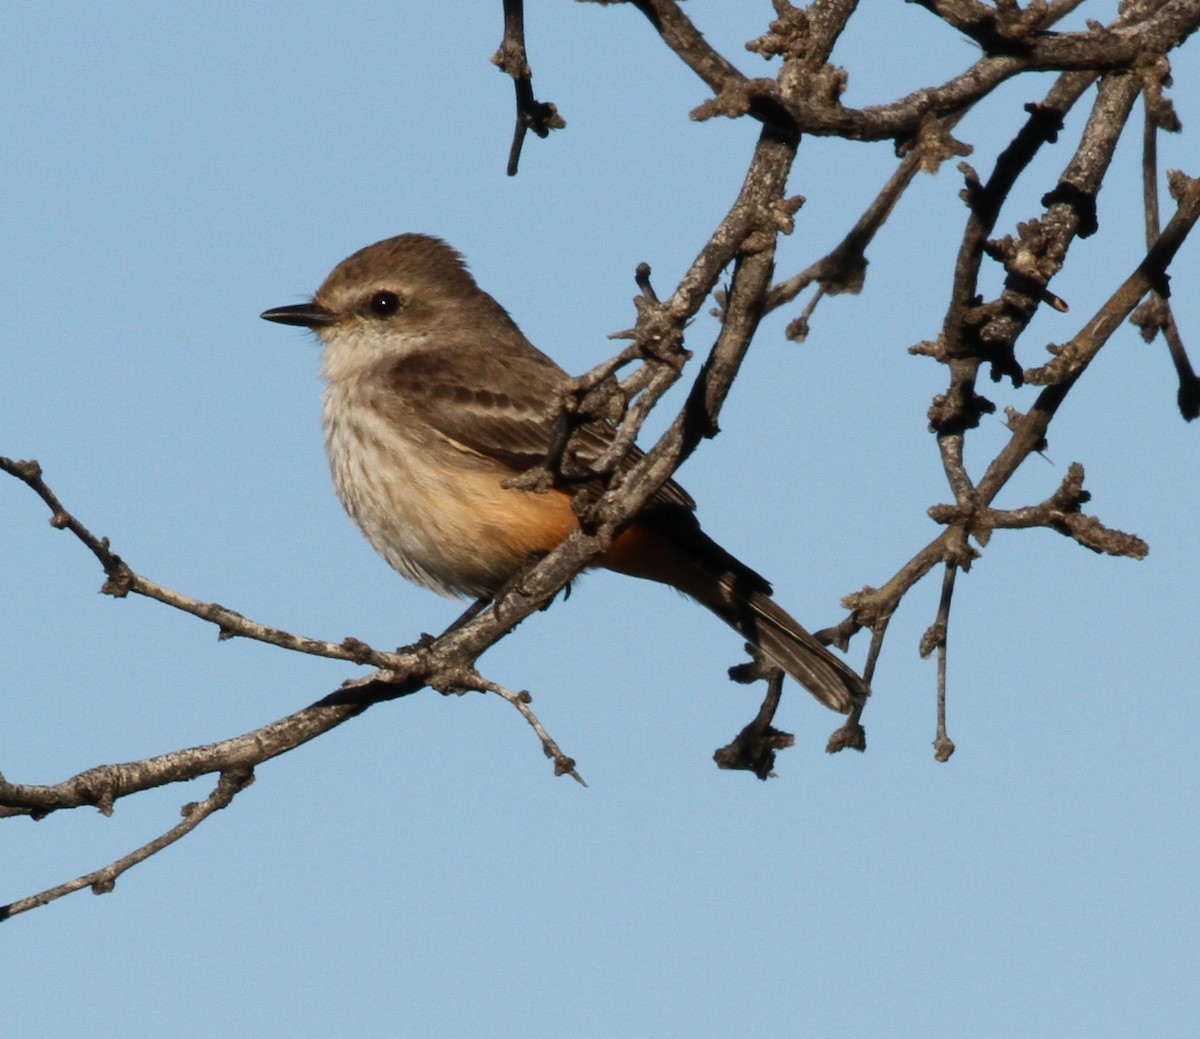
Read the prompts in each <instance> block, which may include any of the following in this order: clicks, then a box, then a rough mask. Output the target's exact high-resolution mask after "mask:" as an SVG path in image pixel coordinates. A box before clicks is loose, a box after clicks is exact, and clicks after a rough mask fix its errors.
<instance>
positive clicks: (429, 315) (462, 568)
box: [261, 233, 870, 714]
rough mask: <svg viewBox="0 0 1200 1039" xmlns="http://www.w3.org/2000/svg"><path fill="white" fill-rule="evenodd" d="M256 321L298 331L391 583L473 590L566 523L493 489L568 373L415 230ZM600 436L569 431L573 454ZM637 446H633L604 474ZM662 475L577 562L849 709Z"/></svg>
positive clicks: (547, 416)
mask: <svg viewBox="0 0 1200 1039" xmlns="http://www.w3.org/2000/svg"><path fill="white" fill-rule="evenodd" d="M261 316H262V317H263V318H264V319H265V320H267V321H273V322H278V323H281V324H285V325H296V326H300V327H303V328H307V329H310V330H311V331H313V332H315V333H316V335H317V336H318V338H319V339H320V341H321V344H322V354H321V376H322V378H323V380H324V382H325V390H324V393H323V398H322V409H321V418H322V425H323V428H324V437H325V448H326V453H327V454H328V457H329V465H330V470H331V473H332V476H333V484H334V488H335V490H336V492H337V495H338V497H339V498H340V499H341V502H342V504H343V506H344V507H345V509H346V511H347V513H349V515H350V517H351V519H353V521H354V522H355V523H356V524H357V526H358V527H359V529H360V530H361V531H362V533H363V534H364V535H365V537H366V539H367V540H368V541H369V542H370V543H371V545H372V546H373V547H374V548H375V549H376V551H377V552H378V553H379V554H380V555H381V556H383V558H384V559H385V560H386V561H387V562H388V563H389V564H390V565H391V566H392V567H393V568H395V569H396V570H397V571H399V572H400V573H401V574H402V575H403V576H404V577H406V578H408V579H409V580H411V581H414V582H416V583H417V584H420V585H424V586H426V587H428V588H431V589H433V590H435V591H437V592H440V593H442V594H445V595H449V596H454V597H471V598H475V599H478V600H485V601H486V600H487V599H489V598H491V597H493V596H495V595H496V594H497V593H498V592H499V591H500V590H501V589H502V588H504V587H505V586H506V585H507V584H508V582H510V581H511V580H513V579H514V577H515V576H516V575H518V574H519V573H520V572H521V571H522V569H523V568H524V567H525V566H527V565H528V564H529V563H530V562H531V561H532V560H533V559H535V558H537V557H539V556H542V555H544V554H546V553H548V552H550V551H552V550H553V549H554V548H556V547H557V546H558V545H559V544H561V543H562V542H563V540H564V539H566V538H567V537H568V536H569V535H570V534H571V533H572V532H573V531H575V530H576V529H577V528H578V526H579V520H578V518H577V516H576V514H575V511H574V509H573V508H572V504H571V495H570V494H569V493H568V492H567V491H565V490H563V489H561V488H559V487H552V488H550V489H549V490H545V491H539V490H529V489H520V488H517V487H512V486H507V484H508V483H509V482H510V481H511V480H512V479H513V478H514V477H516V476H518V475H520V474H521V473H523V472H526V471H528V470H529V469H531V468H533V467H535V466H537V465H539V464H540V463H543V462H545V460H546V458H547V455H548V453H549V452H550V450H551V447H552V444H553V441H554V437H555V434H556V430H557V428H558V426H557V423H558V422H559V421H560V420H561V406H562V401H563V398H564V392H565V391H566V389H567V387H568V385H569V383H570V376H569V375H568V374H567V372H566V371H565V370H564V369H563V368H561V367H560V366H559V365H558V364H557V363H555V362H554V361H553V360H551V358H550V357H548V356H547V355H546V354H544V353H542V352H541V351H540V350H539V349H537V347H535V346H534V345H533V344H532V343H531V342H530V341H529V340H528V339H526V338H525V336H524V334H523V333H522V332H521V330H520V328H519V327H518V326H517V324H516V322H515V321H514V320H513V319H512V318H511V317H510V316H509V314H508V312H507V311H506V310H505V309H504V308H503V307H502V306H501V305H500V304H499V303H498V302H497V301H496V300H495V299H493V298H492V297H491V296H490V295H488V294H487V293H486V292H485V291H484V290H483V289H481V288H480V287H479V286H478V285H477V284H476V282H475V279H474V277H473V276H472V274H471V273H470V271H469V270H468V268H467V265H466V262H465V260H464V259H463V257H462V255H461V254H460V253H458V252H457V251H456V250H454V249H453V248H452V247H451V246H450V245H448V244H447V243H446V242H444V241H442V240H441V239H439V238H436V237H433V236H431V235H425V234H416V233H408V234H401V235H397V236H395V237H392V238H387V239H384V240H383V241H380V242H376V243H375V244H373V245H369V246H367V247H366V248H363V249H360V250H359V251H358V252H356V253H354V254H353V255H352V256H350V257H348V258H347V259H345V260H343V261H342V262H341V263H339V264H338V265H337V266H336V267H335V268H334V269H333V271H332V272H331V273H330V274H329V276H328V277H327V278H326V279H325V281H324V282H323V283H322V285H321V287H320V288H319V289H318V290H317V292H316V294H315V295H314V296H313V297H312V298H311V299H310V300H308V301H307V302H304V303H298V304H290V305H286V306H281V307H274V308H272V309H270V310H266V311H264V312H263V313H262V315H261ZM615 434H616V429H615V427H613V426H612V425H610V424H608V423H605V422H601V421H593V422H590V423H588V424H587V425H585V426H583V427H582V428H581V429H580V430H579V431H577V433H576V441H573V444H574V443H576V442H578V444H579V446H578V448H577V449H576V454H577V457H579V458H581V459H582V460H583V461H585V462H586V460H587V459H588V458H595V457H597V456H599V454H600V453H601V452H602V451H603V450H604V449H605V448H606V447H607V446H608V445H609V444H611V442H612V438H613V437H614V436H615ZM641 457H642V453H641V452H640V450H639V449H638V448H637V447H636V446H635V447H633V448H632V449H631V450H630V451H629V453H628V454H627V455H626V456H625V458H624V460H623V461H622V463H621V467H623V468H624V469H626V470H628V468H629V467H631V466H632V465H634V464H635V463H636V462H637V460H638V459H639V458H641ZM695 510H696V506H695V502H694V501H693V499H692V497H691V496H690V495H689V494H688V493H687V491H685V490H684V489H683V487H681V486H680V485H679V484H678V483H677V482H675V481H674V480H669V481H668V482H666V483H664V484H663V485H662V487H661V488H660V489H659V490H658V491H657V493H656V494H655V495H654V496H653V497H652V498H651V499H650V500H649V501H648V502H647V504H646V506H645V507H644V508H643V509H642V510H641V512H639V513H638V514H637V515H636V516H634V517H633V518H632V519H631V520H630V521H629V522H628V523H627V524H625V526H624V527H623V528H621V529H620V530H618V532H617V533H616V535H615V536H614V538H613V540H612V542H611V544H610V546H609V548H608V549H607V550H606V551H604V552H603V553H602V554H600V555H599V556H598V557H597V558H595V559H594V560H592V562H591V564H590V565H591V566H592V567H602V568H606V569H608V570H612V571H616V572H618V573H621V574H627V575H630V576H633V577H639V578H644V579H647V580H650V581H654V582H658V583H660V584H664V585H668V586H671V587H673V588H675V589H677V590H678V591H680V592H682V593H683V594H684V595H686V596H688V597H689V598H691V599H693V600H695V601H696V602H698V603H700V604H701V605H703V606H705V607H707V608H708V609H709V610H710V611H711V612H712V613H714V614H715V615H716V616H717V617H719V618H720V619H721V620H723V621H724V622H725V623H726V624H728V625H729V626H730V627H732V628H733V629H734V630H736V631H737V632H738V633H739V634H741V635H742V636H743V638H745V639H746V640H747V641H749V642H750V643H752V644H754V645H755V646H757V647H758V649H759V650H761V651H762V653H763V654H765V655H766V657H767V658H769V660H770V662H772V663H773V664H775V665H777V666H778V667H780V668H782V670H783V671H785V672H786V673H787V674H789V675H790V676H791V677H792V678H793V679H795V680H796V681H797V682H799V683H800V685H802V686H803V687H804V688H805V689H807V690H808V691H809V692H810V693H811V694H812V695H813V696H814V697H816V699H817V700H819V701H820V702H821V703H822V704H824V705H825V706H826V707H829V708H831V709H832V710H835V711H839V712H841V713H843V714H846V713H849V712H850V711H851V709H852V708H854V707H855V706H858V705H861V704H862V703H864V702H865V700H866V698H867V696H868V695H869V694H870V688H869V686H868V685H867V683H866V682H865V681H864V680H863V679H862V678H861V677H860V676H859V675H858V674H857V673H856V672H855V671H854V670H853V669H852V668H851V667H850V666H849V665H847V664H846V663H845V662H844V661H842V660H841V659H840V658H838V657H837V656H835V655H834V654H833V653H831V652H830V651H829V650H828V649H827V648H826V647H825V646H824V645H822V644H821V643H820V642H819V641H818V640H817V639H816V638H814V637H813V635H811V634H810V633H809V632H808V631H807V630H806V629H805V628H804V627H803V626H802V625H801V624H800V623H799V622H798V621H797V620H795V619H794V618H793V617H792V616H791V615H790V614H788V613H787V612H786V611H785V610H784V609H783V608H782V607H780V606H779V605H778V604H777V603H776V602H775V600H774V598H772V589H771V585H770V583H769V582H768V581H767V580H766V579H765V578H764V577H762V576H761V575H760V574H759V573H758V572H757V571H755V570H753V569H751V568H750V567H749V566H747V565H746V564H745V563H743V562H741V561H740V560H739V559H737V558H736V557H734V556H733V555H732V554H730V553H729V552H727V551H726V550H725V549H724V548H722V547H721V546H720V545H718V544H717V543H716V542H715V541H714V540H713V539H712V538H710V537H709V536H708V535H707V534H705V533H704V531H703V530H702V529H701V526H700V523H699V520H698V519H697V517H696V511H695Z"/></svg>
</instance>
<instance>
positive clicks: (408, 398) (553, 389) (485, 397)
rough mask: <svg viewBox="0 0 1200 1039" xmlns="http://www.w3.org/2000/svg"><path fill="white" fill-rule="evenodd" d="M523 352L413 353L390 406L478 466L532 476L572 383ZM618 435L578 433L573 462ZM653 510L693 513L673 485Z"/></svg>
mask: <svg viewBox="0 0 1200 1039" xmlns="http://www.w3.org/2000/svg"><path fill="white" fill-rule="evenodd" d="M520 345H521V346H522V347H523V348H520V349H518V348H516V347H515V345H510V344H497V346H498V348H497V349H495V350H492V351H488V352H487V353H485V354H482V356H481V353H480V352H478V351H475V350H470V351H468V350H466V349H464V350H461V351H460V350H457V349H455V348H454V344H453V343H446V342H441V343H439V344H438V347H437V349H436V350H429V351H414V352H412V353H410V354H408V355H406V356H405V357H403V358H401V359H400V360H398V361H395V362H394V363H393V364H392V365H391V367H390V368H389V370H388V374H387V378H388V387H389V389H390V390H392V391H393V396H392V400H393V401H395V402H397V403H396V406H398V407H403V408H404V409H405V411H406V412H407V416H406V417H407V418H408V419H409V420H411V421H415V422H416V423H417V424H418V425H420V426H422V427H424V428H427V429H429V430H431V431H433V432H435V433H436V434H437V435H439V436H441V437H444V438H445V439H446V440H449V441H452V442H453V443H455V444H456V445H457V446H458V447H459V449H460V450H464V451H467V452H470V453H471V454H474V455H477V456H478V457H479V458H480V460H481V462H484V463H488V462H490V463H497V462H498V463H500V464H501V465H502V466H504V467H506V468H508V469H511V470H513V471H514V472H517V473H519V472H524V471H525V470H527V469H532V468H533V467H534V466H536V465H539V464H540V463H542V462H544V461H545V459H546V455H547V454H548V452H549V451H550V448H551V445H552V443H553V441H554V436H555V433H556V430H557V425H556V424H557V423H558V422H560V421H562V413H561V400H562V392H563V389H564V387H565V385H566V383H567V380H568V378H569V377H568V375H567V374H566V372H564V371H563V370H562V369H561V368H560V367H559V366H558V365H557V364H555V363H554V362H553V361H552V360H550V358H548V357H546V356H545V354H542V353H541V352H540V351H538V350H537V349H536V348H535V347H534V346H532V345H531V344H529V343H528V342H526V341H524V340H522V343H521V344H520ZM506 347H507V348H506ZM496 387H504V389H503V390H498V389H496ZM614 433H615V430H614V429H613V427H612V426H609V425H607V424H604V423H599V422H594V423H589V424H588V425H586V426H582V427H580V428H579V429H578V430H577V431H576V432H575V434H574V436H573V438H572V441H571V451H572V454H573V456H574V457H575V458H577V459H578V460H579V461H580V462H583V463H584V464H587V463H588V462H589V461H591V460H593V459H595V458H598V457H599V456H600V454H601V453H602V452H603V451H604V450H605V449H607V448H608V446H609V445H610V444H611V443H612V438H613V435H614ZM642 457H643V452H642V451H641V450H640V449H639V448H638V447H636V446H635V447H633V448H632V449H631V450H630V451H629V452H628V453H627V454H626V456H625V458H624V460H623V461H622V463H621V468H622V469H623V470H628V469H630V468H632V467H633V465H635V464H636V463H637V461H638V460H639V459H641V458H642ZM651 503H652V504H654V505H660V504H671V505H676V506H682V507H684V508H687V509H689V510H690V509H694V508H695V502H693V501H692V498H691V496H690V495H689V494H688V493H687V491H685V490H684V489H683V488H682V487H680V486H679V484H677V483H675V481H673V480H672V481H669V482H668V483H666V484H665V485H664V486H663V487H662V488H661V489H660V490H659V492H658V494H656V495H655V497H654V498H653V499H652V500H651Z"/></svg>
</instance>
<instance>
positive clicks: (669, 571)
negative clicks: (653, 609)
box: [601, 510, 871, 714]
mask: <svg viewBox="0 0 1200 1039" xmlns="http://www.w3.org/2000/svg"><path fill="white" fill-rule="evenodd" d="M664 511H665V510H664ZM674 511H675V510H671V512H674ZM679 514H682V516H686V519H687V520H688V521H690V522H687V523H686V524H685V523H681V522H679V521H678V520H675V517H674V516H670V515H668V518H669V519H670V520H672V522H670V524H669V525H667V524H665V523H662V522H661V521H660V522H657V523H651V522H647V521H645V520H643V521H641V522H637V523H635V524H634V525H633V526H631V527H628V528H626V530H625V531H624V532H623V533H622V534H621V535H620V536H619V537H618V538H617V540H616V541H615V542H614V543H613V546H612V549H611V550H610V552H609V553H608V555H607V556H606V557H604V558H603V559H602V560H601V564H602V565H604V566H607V567H609V568H610V569H613V570H618V571H620V572H622V573H627V574H632V575H633V576H635V577H644V578H647V579H649V580H652V581H659V582H661V583H663V584H669V585H671V586H673V587H675V588H677V589H679V591H681V592H683V593H684V594H686V595H689V596H691V597H692V598H693V599H695V600H696V601H697V602H699V603H701V604H702V605H704V606H706V607H708V609H710V610H711V611H712V612H713V613H715V614H716V615H717V616H718V617H720V618H721V620H723V621H724V622H725V623H726V624H728V625H729V626H730V627H731V628H733V629H734V630H735V631H737V632H739V633H740V634H741V635H742V636H743V637H744V638H745V639H746V640H747V641H749V642H752V643H754V645H756V646H757V647H758V648H759V649H761V650H762V651H763V652H764V653H765V654H766V655H767V656H768V657H770V658H771V660H773V661H774V662H775V663H776V664H778V665H779V666H780V667H781V668H783V670H784V671H786V672H787V673H788V674H789V675H791V676H792V678H794V679H795V680H796V681H797V682H799V683H800V684H801V685H802V686H804V688H805V689H807V690H808V691H809V692H810V693H812V695H813V696H815V697H816V698H817V699H818V700H820V701H821V703H823V704H824V705H825V706H826V707H828V708H830V709H831V710H834V711H840V712H841V713H842V714H848V713H849V712H850V710H851V709H852V708H853V707H854V706H855V705H856V704H861V703H863V702H864V701H865V700H866V698H867V697H868V696H869V695H870V693H871V689H870V686H868V685H867V683H866V682H864V681H863V680H862V678H860V677H859V675H858V674H857V673H856V672H855V671H854V670H853V669H852V668H851V667H850V666H849V665H847V664H846V663H844V662H843V661H842V660H840V659H839V658H838V657H836V656H834V655H833V654H832V653H831V652H830V651H829V650H828V649H826V648H825V646H823V645H822V644H821V643H820V642H818V641H817V640H816V639H815V638H814V637H813V636H812V635H811V634H810V633H809V632H808V631H807V630H806V629H805V628H804V626H803V625H801V624H800V622H799V621H797V620H796V619H795V618H794V617H792V616H791V615H790V614H788V613H787V612H786V611H785V610H784V609H783V608H782V607H781V606H779V604H778V603H776V602H775V600H774V599H772V598H771V585H770V584H769V583H768V582H767V581H766V579H765V578H763V577H761V576H760V575H759V574H757V573H755V572H754V571H753V570H751V569H750V568H749V567H748V566H746V565H745V564H744V563H742V562H740V561H739V560H738V559H736V558H735V557H734V556H732V555H730V554H729V553H728V552H726V551H725V550H724V549H723V548H721V546H720V545H718V544H717V543H716V542H715V541H713V540H712V539H711V538H710V537H708V535H707V534H705V533H704V532H703V531H702V530H700V528H699V525H698V524H696V523H695V520H694V519H693V518H692V516H691V513H690V512H687V513H685V512H683V510H679Z"/></svg>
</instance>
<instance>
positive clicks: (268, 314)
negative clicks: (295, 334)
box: [258, 300, 337, 329]
mask: <svg viewBox="0 0 1200 1039" xmlns="http://www.w3.org/2000/svg"><path fill="white" fill-rule="evenodd" d="M258 316H259V317H261V318H262V319H263V320H264V321H278V322H279V323H280V324H281V325H300V326H301V327H302V328H314V329H315V328H322V327H324V326H325V325H332V324H333V323H334V321H336V320H337V318H336V317H335V316H334V314H333V311H331V310H329V309H327V308H326V307H323V306H321V304H320V303H318V302H317V301H316V300H313V301H312V302H311V303H295V304H293V305H291V306H289V307H272V308H271V309H270V310H264V311H263V312H262V313H261V314H259V315H258Z"/></svg>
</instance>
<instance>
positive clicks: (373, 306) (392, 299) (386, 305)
mask: <svg viewBox="0 0 1200 1039" xmlns="http://www.w3.org/2000/svg"><path fill="white" fill-rule="evenodd" d="M402 306H404V303H403V301H402V300H401V299H400V297H399V296H398V295H396V293H394V292H389V291H388V290H386V289H384V290H383V291H381V292H376V293H375V295H373V296H372V297H371V299H370V300H369V301H368V303H367V308H368V309H369V310H370V311H371V313H372V314H373V315H374V316H375V317H391V316H392V315H393V314H395V313H396V312H397V311H398V310H399V309H400V308H401V307H402Z"/></svg>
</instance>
